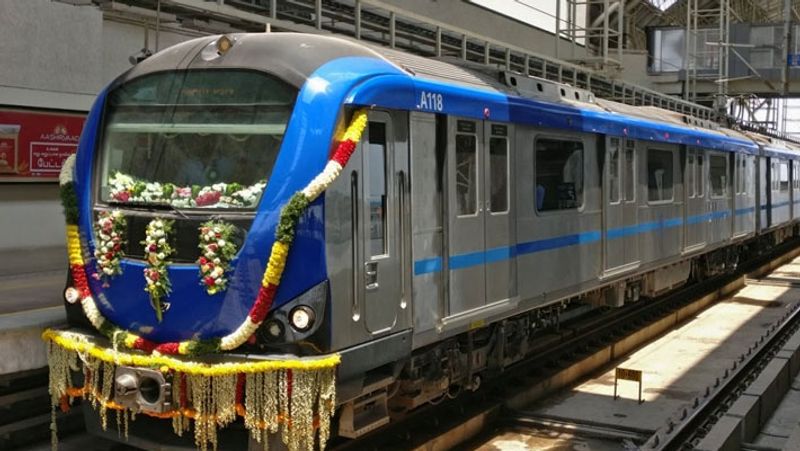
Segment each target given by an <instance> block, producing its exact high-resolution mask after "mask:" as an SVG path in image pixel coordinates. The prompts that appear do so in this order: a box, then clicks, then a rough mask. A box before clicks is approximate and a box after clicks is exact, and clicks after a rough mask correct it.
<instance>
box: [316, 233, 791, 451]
mask: <svg viewBox="0 0 800 451" xmlns="http://www.w3.org/2000/svg"><path fill="white" fill-rule="evenodd" d="M798 242H800V241H799V240H791V241H790V242H786V243H783V244H782V245H781V246H777V247H776V248H775V249H774V250H773V251H772V252H770V253H769V254H766V255H762V256H759V257H756V258H753V259H751V260H749V261H748V262H745V263H743V264H741V265H740V266H739V268H738V269H737V271H735V273H733V274H730V275H723V276H718V277H715V278H712V279H708V280H705V281H703V282H699V283H695V284H692V285H689V286H686V287H684V288H682V289H679V290H677V291H675V292H672V293H670V294H667V295H665V296H662V297H660V298H658V299H654V300H652V301H648V302H641V303H637V304H633V305H631V306H628V307H625V308H622V309H616V310H610V311H606V312H605V313H604V314H601V315H597V316H592V317H586V318H579V319H576V320H574V321H572V322H570V323H566V324H563V325H562V327H561V328H560V330H559V331H558V332H557V333H551V334H548V335H546V336H542V337H541V338H542V342H541V344H540V345H539V346H537V349H536V350H534V351H533V352H532V353H531V357H530V358H528V359H526V360H525V361H523V362H520V363H518V364H516V365H514V366H513V367H511V368H509V369H508V370H507V371H505V372H504V373H502V374H500V375H498V376H497V377H495V378H494V379H492V380H491V381H487V382H485V383H484V384H483V387H482V388H481V389H480V390H478V391H477V392H475V393H472V392H464V393H461V394H460V395H459V396H458V397H455V399H445V400H442V401H441V403H439V404H437V405H429V406H426V407H423V408H421V409H418V410H417V411H414V412H412V413H409V414H406V415H404V416H400V417H398V418H394V419H393V420H394V421H393V422H392V423H390V424H389V425H388V426H387V427H384V428H381V429H380V430H377V431H374V432H373V433H370V434H368V435H366V436H364V437H362V438H361V439H359V440H353V441H343V440H339V441H334V442H333V443H332V444H331V446H330V448H329V449H334V450H337V451H340V450H370V449H374V450H379V449H380V450H383V449H448V448H451V447H454V446H457V445H459V444H462V443H464V442H465V441H467V440H470V439H471V438H474V437H476V436H478V435H479V434H481V433H482V432H483V431H486V430H487V428H489V427H490V426H493V425H496V424H497V423H498V421H499V420H500V419H501V417H502V421H503V422H508V421H512V422H515V421H519V420H520V417H521V416H520V415H518V414H516V411H517V409H520V408H522V407H523V406H525V405H527V404H530V403H531V402H533V401H535V400H537V399H541V398H543V397H544V396H546V395H548V394H551V393H552V392H554V391H556V390H558V389H561V388H565V387H567V386H568V385H570V384H571V383H573V382H575V381H577V380H579V379H581V378H582V377H584V376H585V375H587V374H589V373H591V372H592V371H595V370H597V369H599V368H601V367H603V366H604V365H607V364H608V363H610V362H612V361H613V360H615V359H616V358H618V357H620V356H622V355H625V354H627V353H628V352H629V351H631V350H633V349H634V348H636V347H637V346H639V345H641V344H642V343H644V342H646V341H648V340H649V339H652V338H655V337H656V336H659V335H661V334H662V333H664V332H666V331H667V330H669V329H671V328H672V327H674V326H675V325H678V324H680V323H681V322H683V321H684V320H685V319H686V318H688V317H690V316H691V315H693V314H695V313H697V312H699V311H701V310H703V309H704V308H705V307H707V306H709V305H711V304H712V303H713V302H714V301H716V300H718V299H719V298H721V297H724V296H725V295H727V294H729V293H731V292H733V291H736V290H737V289H739V288H741V287H742V286H743V285H744V283H745V280H746V279H747V278H748V277H758V276H760V275H761V274H763V273H765V272H768V271H770V270H772V269H774V268H775V267H777V266H779V265H780V264H781V263H783V262H785V261H787V260H789V259H790V258H792V257H794V256H795V255H797V254H798V250H797V246H798ZM796 315H797V312H793V313H792V318H795V317H797V318H800V316H796ZM787 320H788V318H787ZM776 331H777V329H776ZM773 336H777V332H775V333H772V334H771V335H770V336H769V337H773ZM767 338H768V337H765V338H764V340H765V342H766V341H768V340H767ZM769 341H771V340H769ZM756 354H757V352H756V350H752V351H750V354H749V355H750V356H752V357H754V356H755V355H756ZM749 361H750V360H748V362H749ZM744 367H749V365H745V362H742V363H741V364H740V365H739V366H738V368H740V369H743V368H744ZM732 374H733V373H732V372H729V378H731V379H732V378H733V376H732ZM723 382H726V381H720V384H719V385H718V387H717V388H718V389H720V390H721V389H722V387H723V385H724V384H723ZM710 393H712V394H713V393H717V391H714V390H711V392H710ZM709 397H711V394H709ZM702 401H703V400H701V402H700V403H699V404H698V409H695V410H704V409H701V408H700V407H701V405H705V404H703V403H702ZM709 404H710V403H709ZM696 416H697V419H698V420H699V419H700V416H701V415H699V414H698V415H696ZM687 417H688V415H687ZM692 418H694V415H693V416H692ZM680 424H684V423H683V421H682V422H681V423H680ZM678 425H679V423H678V422H673V423H672V425H669V424H668V425H665V427H664V430H665V431H667V430H670V431H671V432H669V435H670V437H671V436H673V435H675V436H677V435H678V434H677V432H678ZM692 426H693V425H687V426H686V427H685V428H681V429H682V430H686V431H689V430H691V427H692ZM628 432H631V431H617V433H619V434H623V435H624V434H626V433H628ZM609 433H611V432H610V431H609ZM631 433H632V434H633V435H635V437H630V439H631V443H635V442H638V443H640V444H641V443H642V442H643V441H645V438H647V437H648V435H647V434H646V433H644V432H642V431H638V432H636V431H633V432H631ZM658 433H659V434H661V437H663V438H664V439H665V438H667V437H666V435H665V434H664V432H662V431H659V432H658ZM634 438H635V439H636V440H634ZM690 440H696V438H694V439H690ZM660 443H661V445H654V446H655V448H652V449H673V448H671V447H672V446H674V445H673V444H674V443H676V442H671V441H670V443H673V444H670V445H668V446H669V447H666V448H665V447H663V445H664V443H665V441H664V440H663V439H660ZM647 446H651V445H649V441H648V445H647Z"/></svg>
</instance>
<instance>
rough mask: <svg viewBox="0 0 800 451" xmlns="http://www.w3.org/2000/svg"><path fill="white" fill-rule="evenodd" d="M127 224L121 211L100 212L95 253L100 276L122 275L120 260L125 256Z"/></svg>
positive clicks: (96, 230)
mask: <svg viewBox="0 0 800 451" xmlns="http://www.w3.org/2000/svg"><path fill="white" fill-rule="evenodd" d="M126 222H127V221H126V220H125V217H124V216H123V215H122V212H121V211H119V210H113V211H102V212H100V214H99V216H98V218H97V223H96V225H95V226H96V229H95V233H96V235H97V239H98V243H97V248H96V249H95V251H94V256H95V258H96V259H97V269H98V273H99V275H102V276H104V277H113V276H116V275H119V274H122V266H121V265H120V260H121V258H122V257H124V256H125V253H124V252H123V251H122V244H123V239H124V238H123V235H124V233H125V227H126Z"/></svg>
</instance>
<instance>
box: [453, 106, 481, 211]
mask: <svg viewBox="0 0 800 451" xmlns="http://www.w3.org/2000/svg"><path fill="white" fill-rule="evenodd" d="M458 125H459V130H463V131H466V132H469V133H471V134H468V135H467V134H463V133H458V134H456V161H455V163H456V180H455V183H456V213H457V214H458V215H459V216H469V215H474V214H476V213H477V212H478V141H477V138H476V137H475V135H474V133H475V123H474V122H467V121H458ZM468 125H471V129H470V127H467V126H468ZM462 126H463V128H462Z"/></svg>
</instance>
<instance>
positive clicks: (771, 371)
mask: <svg viewBox="0 0 800 451" xmlns="http://www.w3.org/2000/svg"><path fill="white" fill-rule="evenodd" d="M790 384H791V379H790V378H789V361H788V360H786V359H778V358H776V359H773V360H772V361H770V362H769V363H768V364H767V366H766V367H764V369H763V370H762V371H761V374H760V375H759V376H758V378H757V379H756V380H755V381H753V383H752V384H750V386H749V387H747V390H745V392H744V394H745V395H751V396H758V397H759V398H760V399H761V402H760V411H761V414H760V418H761V421H760V423H761V424H762V425H763V424H764V422H766V421H767V420H768V419H769V417H770V415H772V413H773V412H775V409H776V408H777V407H778V404H780V402H781V399H783V395H784V394H785V393H786V392H787V391H788V390H789V386H790Z"/></svg>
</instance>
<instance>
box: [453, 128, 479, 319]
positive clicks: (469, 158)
mask: <svg viewBox="0 0 800 451" xmlns="http://www.w3.org/2000/svg"><path fill="white" fill-rule="evenodd" d="M448 128H449V130H448V133H447V135H448V137H449V139H448V149H447V150H448V151H447V179H448V185H449V188H450V189H449V190H448V191H449V193H448V217H449V222H450V224H449V226H450V227H449V237H448V248H449V249H448V253H449V257H448V264H447V268H448V271H449V275H450V278H449V288H450V292H449V311H448V312H447V313H448V316H452V315H455V314H458V313H462V312H466V311H469V310H472V309H475V308H479V307H482V306H483V305H484V304H485V300H486V274H485V270H484V250H485V244H486V241H485V240H486V234H485V223H484V221H485V219H484V214H485V211H484V208H485V206H484V202H483V197H484V196H483V179H484V178H483V171H484V166H485V161H486V160H485V159H484V158H482V156H483V151H482V149H483V125H482V123H481V122H480V121H474V120H467V119H453V120H452V121H450V124H448Z"/></svg>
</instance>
